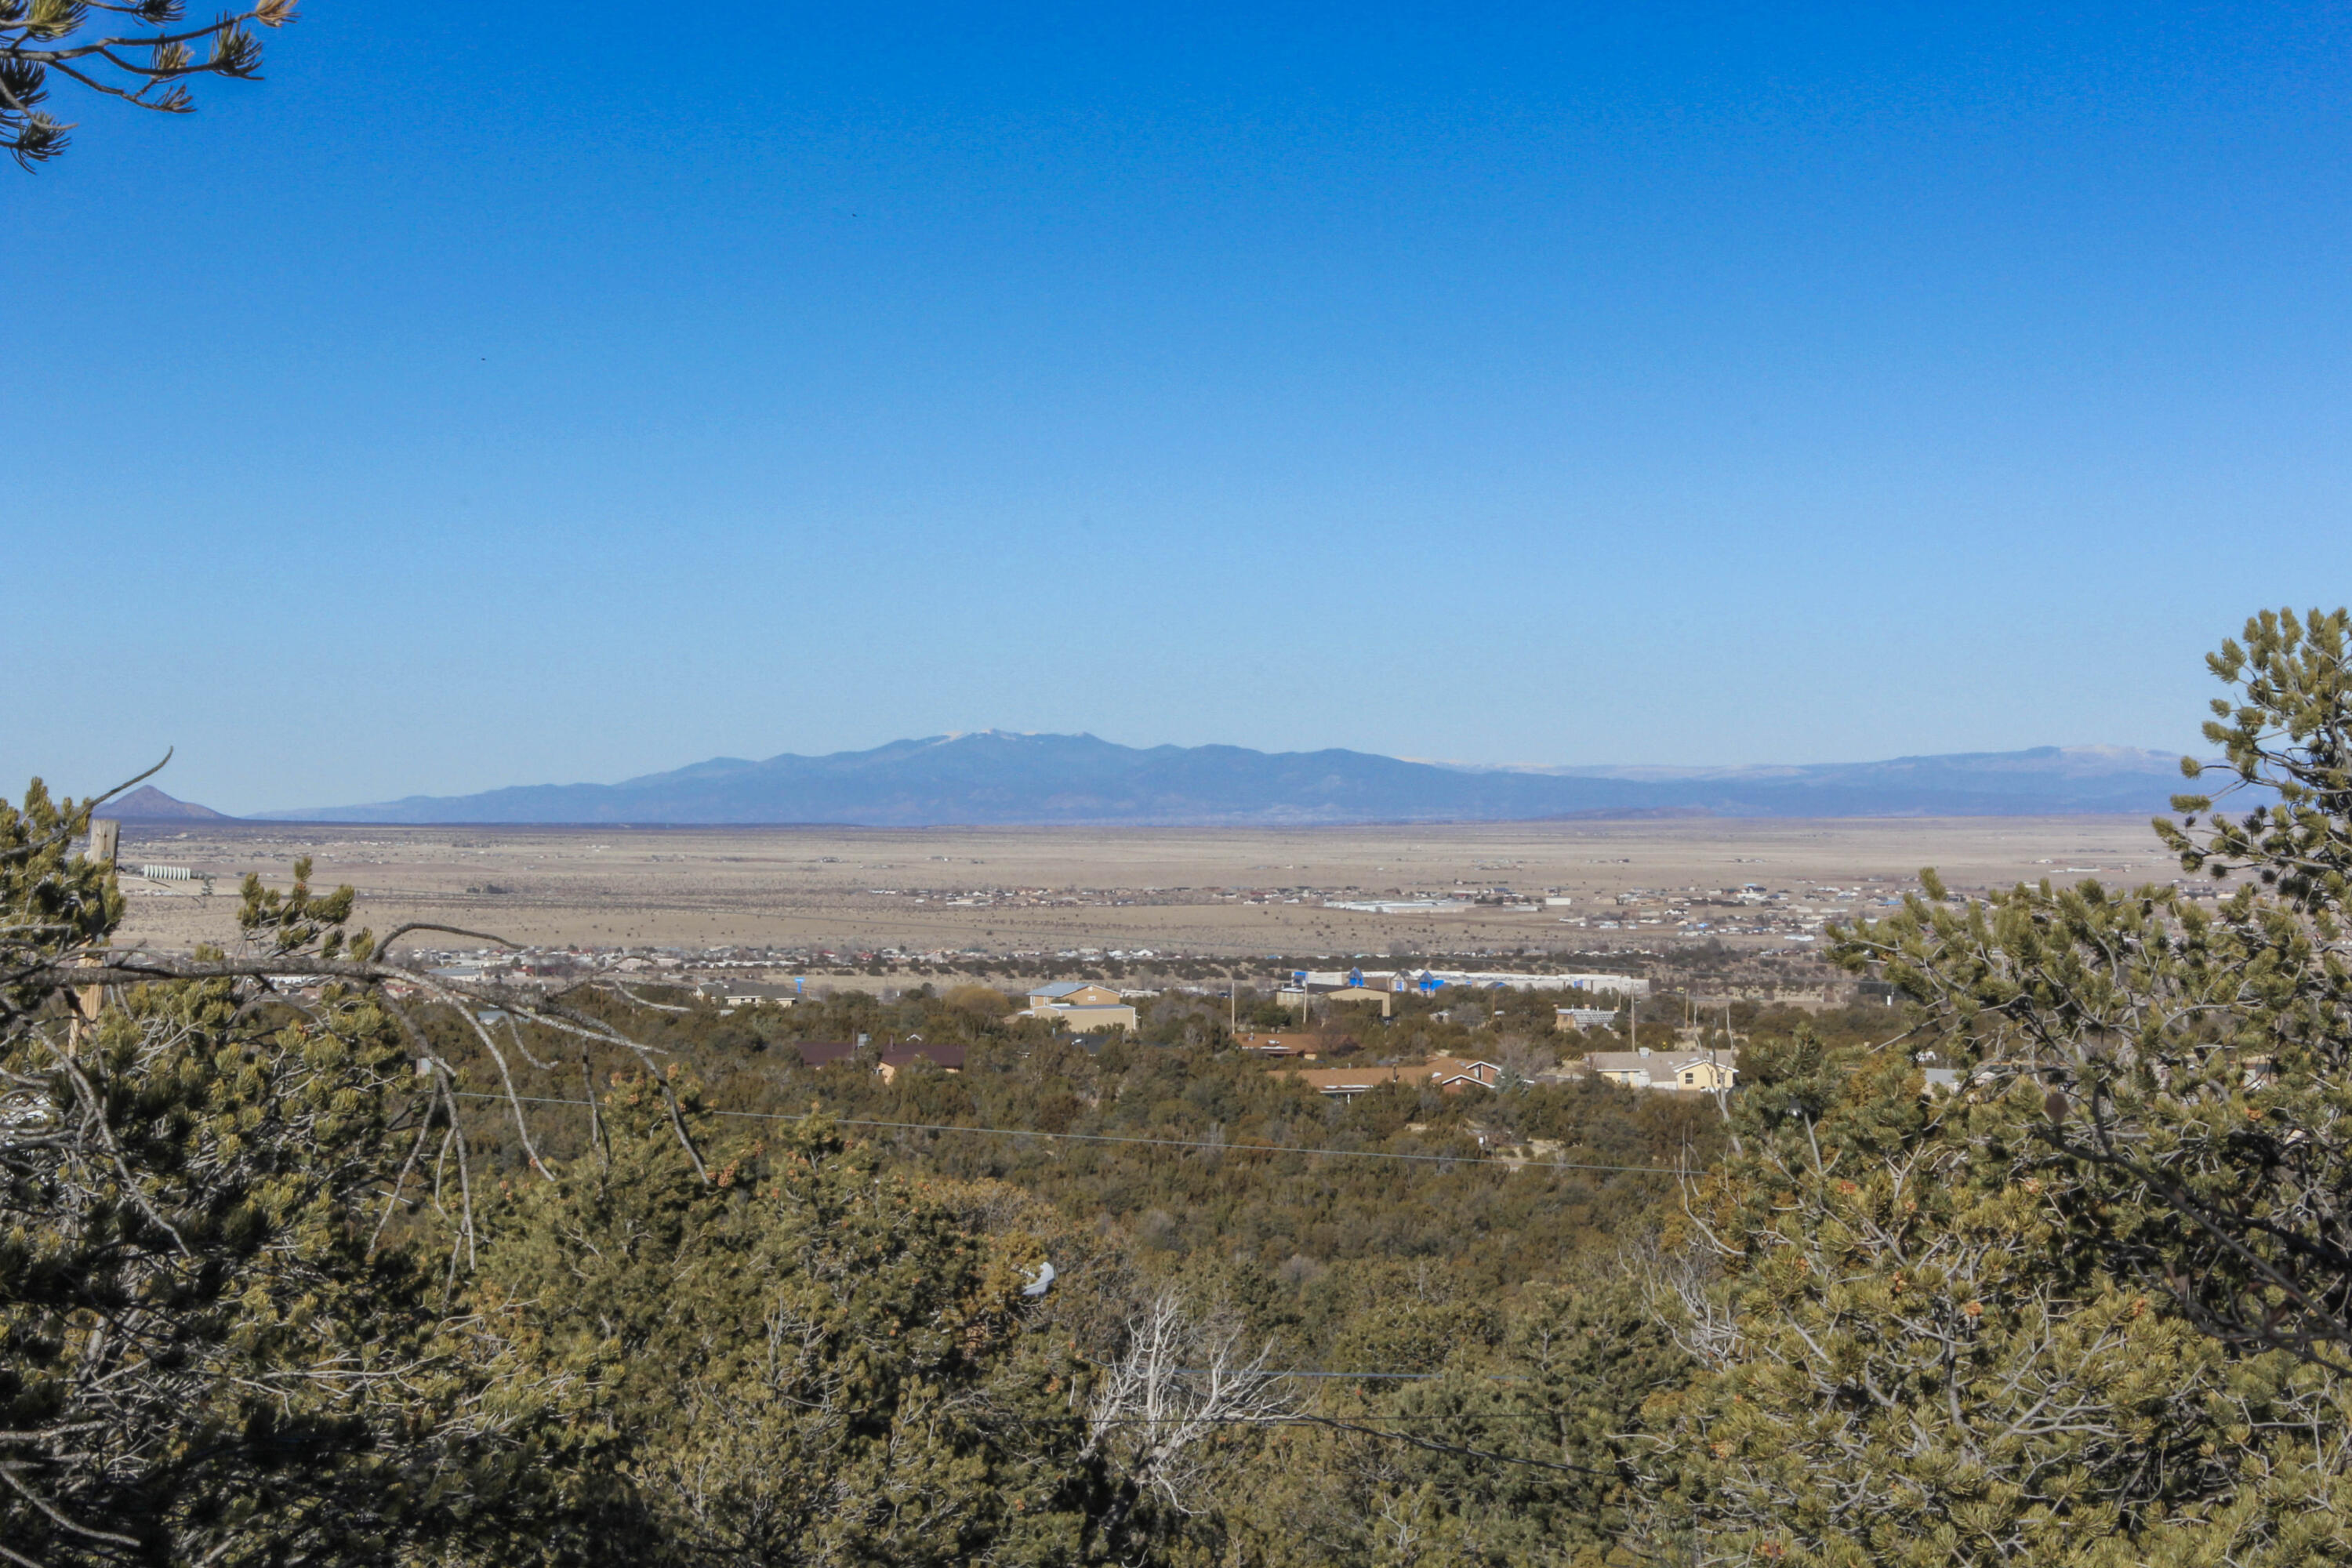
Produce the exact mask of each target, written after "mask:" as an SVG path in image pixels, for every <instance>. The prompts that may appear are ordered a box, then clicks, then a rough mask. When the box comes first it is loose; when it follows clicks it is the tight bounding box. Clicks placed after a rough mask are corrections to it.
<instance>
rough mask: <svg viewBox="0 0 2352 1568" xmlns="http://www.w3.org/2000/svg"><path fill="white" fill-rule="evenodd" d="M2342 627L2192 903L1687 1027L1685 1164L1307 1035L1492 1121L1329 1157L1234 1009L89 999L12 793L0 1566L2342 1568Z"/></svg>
mask: <svg viewBox="0 0 2352 1568" xmlns="http://www.w3.org/2000/svg"><path fill="white" fill-rule="evenodd" d="M2347 629H2352V628H2347V617H2346V616H2344V615H2343V614H2341V613H2338V614H2336V615H2333V616H2319V615H2315V616H2310V617H2308V618H2303V617H2297V616H2290V615H2279V616H2264V617H2262V618H2261V619H2259V620H2258V621H2257V622H2255V623H2254V624H2253V625H2252V626H2250V627H2249V629H2248V632H2247V635H2246V637H2245V639H2244V640H2243V641H2242V643H2232V644H2231V645H2229V646H2227V647H2225V648H2224V649H2223V651H2222V652H2221V654H2220V655H2219V656H2217V658H2216V659H2215V661H2214V668H2215V671H2216V673H2217V674H2218V675H2219V676H2220V677H2221V679H2223V680H2225V681H2226V682H2229V683H2230V684H2231V686H2232V687H2233V688H2234V689H2235V692H2236V700H2234V701H2231V702H2225V703H2223V704H2221V707H2220V710H2219V711H2218V712H2217V717H2216V722H2215V725H2214V727H2213V731H2212V733H2213V737H2214V740H2215V742H2216V743H2217V744H2218V745H2221V746H2222V747H2224V748H2225V749H2226V752H2227V756H2228V763H2227V766H2226V772H2225V774H2224V777H2225V781H2226V784H2227V787H2228V789H2231V790H2238V791H2244V792H2250V793H2249V795H2248V797H2247V798H2248V801H2249V804H2251V805H2252V806H2253V807H2254V809H2251V810H2248V811H2245V812H2244V813H2243V814H2242V815H2224V816H2215V815H2214V812H2215V809H2216V805H2217V804H2222V803H2217V801H2216V800H2215V799H2213V798H2208V797H2205V796H2185V797H2183V798H2182V800H2181V801H2180V802H2179V804H2178V809H2179V812H2180V814H2181V816H2180V820H2179V822H2178V823H2168V824H2166V825H2162V826H2161V831H2163V832H2164V833H2165V834H2166V835H2167V836H2168V843H2169V844H2170V845H2171V847H2173V849H2174V850H2175V851H2176V852H2177V853H2179V854H2180V855H2181V856H2182V857H2183V858H2184V860H2185V861H2187V862H2188V863H2189V865H2190V866H2191V867H2193V868H2202V869H2205V870H2207V871H2215V870H2223V869H2226V870H2228V871H2230V872H2231V874H2232V875H2237V874H2241V873H2242V874H2243V877H2244V879H2245V885H2244V887H2243V889H2242V891H2241V892H2239V893H2238V894H2237V896H2236V897H2235V899H2234V900H2231V901H2228V902H2226V903H2225V904H2224V905H2223V906H2222V907H2221V909H2219V910H2210V909H2203V908H2199V907H2195V906H2191V905H2189V904H2187V903H2184V902H2182V901H2180V900H2176V899H2175V898H2174V897H2173V896H2172V895H2171V894H2170V892H2169V891H2168V890H2167V889H2138V890H2134V891H2129V892H2121V891H2115V890H2110V889H2104V888H2101V887H2098V886H2095V885H2093V884H2087V883H2086V884H2082V885H2079V886H2076V887H2073V888H2068V889H2057V888H2052V887H2040V888H2020V889H2014V890H2012V891H2011V892H2008V893H2004V894H2001V895H2000V896H1998V897H1995V898H1993V899H1990V900H1983V901H1979V902H1969V901H1962V900H1956V899H1953V898H1949V897H1948V896H1946V895H1945V894H1944V893H1943V892H1942V889H1941V886H1940V884H1939V883H1937V881H1936V879H1934V878H1933V877H1932V875H1930V876H1927V877H1924V878H1923V879H1922V881H1923V888H1924V889H1925V890H1924V891H1923V892H1922V893H1921V894H1919V895H1917V896H1915V897H1914V898H1912V899H1911V900H1909V902H1908V903H1907V904H1906V906H1905V907H1904V908H1902V909H1901V910H1897V911H1895V913H1893V915H1892V916H1891V918H1889V919H1886V920H1884V921H1877V922H1875V923H1871V924H1865V925H1859V926H1856V927H1853V928H1852V929H1848V930H1845V931H1841V932H1839V933H1838V938H1837V956H1838V957H1839V959H1840V960H1841V962H1843V963H1846V964H1847V965H1849V966H1850V967H1852V968H1853V969H1856V970H1858V971H1862V972H1864V973H1870V974H1873V975H1874V976H1877V977H1880V978H1882V979H1883V980H1884V981H1885V982H1886V983H1887V984H1889V985H1890V986H1891V987H1892V988H1893V991H1894V992H1895V993H1896V994H1899V996H1900V997H1901V999H1902V1001H1903V1005H1901V1006H1896V1007H1889V1006H1885V1005H1870V1006H1864V1007H1858V1008H1855V1009H1853V1010H1851V1011H1849V1012H1847V1013H1844V1014H1820V1015H1809V1014H1804V1013H1801V1012H1798V1011H1795V1010H1793V1009H1786V1008H1775V1007H1767V1006H1760V1005H1743V1006H1740V1007H1737V1008H1735V1009H1734V1010H1733V1012H1732V1014H1731V1016H1730V1017H1729V1019H1728V1027H1729V1028H1730V1030H1731V1031H1732V1033H1733V1035H1734V1036H1735V1037H1737V1043H1738V1045H1739V1047H1740V1048H1741V1051H1742V1057H1741V1061H1742V1087H1741V1089H1739V1091H1738V1093H1737V1094H1736V1095H1734V1096H1733V1097H1732V1098H1731V1100H1730V1102H1729V1104H1728V1106H1727V1107H1721V1106H1718V1105H1717V1102H1716V1101H1715V1100H1713V1099H1711V1098H1708V1097H1705V1096H1690V1097H1687V1098H1685V1097H1683V1096H1679V1095H1667V1094H1643V1093H1636V1092H1633V1091H1630V1090H1625V1089H1618V1088H1615V1087H1613V1086H1611V1085H1608V1084H1605V1083H1599V1082H1594V1081H1590V1080H1584V1079H1575V1078H1563V1077H1562V1076H1561V1075H1559V1074H1557V1073H1553V1072H1550V1071H1549V1070H1548V1069H1549V1068H1552V1067H1553V1065H1554V1062H1555V1058H1556V1055H1557V1047H1558V1042H1559V1041H1560V1040H1561V1039H1563V1038H1565V1037H1559V1036H1556V1035H1554V1034H1552V1033H1551V1032H1550V1030H1549V1006H1550V999H1549V998H1547V999H1543V1000H1542V1002H1541V1005H1540V1010H1538V1005H1537V1004H1534V1003H1529V1002H1524V1001H1517V1000H1513V999H1510V998H1502V999H1499V1000H1496V999H1487V1000H1486V1001H1484V1002H1482V1004H1481V1005H1479V1006H1478V1007H1477V1008H1476V1009H1475V1016H1474V1011H1473V1009H1472V1008H1469V1007H1458V1008H1457V1007H1432V1006H1428V1005H1421V1004H1418V1003H1416V1004H1414V1005H1409V1006H1407V1007H1406V1008H1404V1009H1403V1010H1402V1013H1401V1015H1400V1016H1399V1017H1397V1018H1396V1019H1394V1020H1392V1021H1390V1022H1387V1023H1382V1022H1381V1020H1379V1019H1378V1018H1376V1017H1371V1016H1366V1017H1364V1018H1363V1019H1361V1020H1360V1021H1349V1022H1346V1023H1345V1024H1344V1026H1328V1027H1327V1028H1326V1031H1325V1034H1324V1042H1325V1044H1326V1046H1327V1047H1328V1049H1329V1050H1330V1051H1331V1052H1333V1053H1335V1054H1340V1055H1344V1056H1346V1057H1347V1058H1348V1059H1349V1060H1381V1059H1392V1058H1412V1057H1418V1056H1419V1055H1420V1054H1422V1053H1423V1052H1425V1051H1430V1050H1444V1051H1447V1052H1452V1053H1456V1054H1464V1055H1474V1056H1475V1055H1484V1056H1486V1058H1487V1059H1499V1058H1504V1057H1508V1058H1509V1059H1510V1060H1511V1062H1512V1064H1513V1070H1512V1074H1511V1077H1510V1079H1508V1082H1509V1085H1510V1087H1509V1088H1507V1089H1505V1090H1504V1091H1502V1092H1481V1091H1469V1092H1465V1093H1460V1094H1455V1095H1444V1094H1439V1093H1436V1092H1433V1091H1425V1090H1423V1089H1419V1088H1417V1087H1414V1086H1411V1085H1393V1086H1388V1087H1384V1088H1382V1089H1378V1090H1376V1091H1374V1092H1370V1093H1367V1094H1364V1095H1362V1096H1361V1097H1360V1098H1358V1099H1355V1100H1351V1101H1340V1100H1328V1099H1325V1098H1323V1097H1321V1096H1319V1095H1318V1094H1316V1093H1314V1092H1312V1091H1311V1090H1310V1089H1307V1088H1306V1087H1305V1086H1304V1085H1302V1084H1301V1083H1300V1082H1299V1081H1297V1079H1291V1078H1288V1077H1286V1075H1284V1074H1282V1073H1281V1072H1279V1071H1276V1070H1270V1069H1269V1064H1268V1063H1266V1062H1265V1061H1264V1060H1262V1059H1260V1058H1256V1057H1255V1056H1253V1055H1251V1054H1249V1053H1247V1052H1244V1051H1243V1050H1241V1049H1239V1048H1238V1047H1237V1046H1236V1043H1235V1042H1234V1039H1233V1038H1232V1036H1231V1032H1230V1027H1229V1025H1230V1021H1231V1020H1232V1018H1233V1017H1234V1013H1235V1011H1237V1009H1236V1010H1229V1008H1228V1005H1227V1004H1226V1002H1225V1000H1224V999H1223V998H1222V997H1218V998H1214V999H1209V998H1199V997H1189V996H1184V995H1181V994H1170V995H1166V996H1162V997H1160V998H1158V999H1156V1000H1151V1001H1149V1002H1147V1003H1146V1005H1145V1006H1144V1008H1143V1012H1142V1018H1141V1027H1140V1029H1139V1031H1138V1033H1137V1035H1136V1037H1133V1038H1127V1037H1118V1036H1114V1037H1107V1038H1105V1039H1101V1040H1097V1041H1092V1042H1081V1041H1076V1040H1074V1039H1072V1038H1071V1037H1068V1036H1066V1035H1065V1034H1058V1033H1056V1032H1055V1030H1054V1028H1053V1027H1052V1026H1050V1025H1049V1024H1048V1023H1047V1022H1045V1021H1044V1020H1039V1019H1035V1018H1031V1017H1028V1016H1023V1015H1020V1014H1017V1013H1015V1012H1014V1011H1013V1006H1012V1005H1011V1002H1010V1000H1009V999H1008V998H1006V997H1004V996H1003V995H1002V994H999V993H997V992H995V991H994V990H992V989H990V988H988V987H986V986H984V985H980V984H972V983H970V982H968V981H960V982H957V983H952V984H949V985H948V986H947V987H946V988H945V989H943V990H940V989H934V988H932V987H929V986H921V987H918V988H916V989H915V990H912V991H910V992H908V993H905V994H898V995H893V996H890V997H887V998H884V997H880V996H876V995H873V994H865V993H852V994H841V995H837V996H834V997H831V998H826V999H822V1000H818V1001H814V1002H809V1003H805V1004H803V1005H799V1006H795V1007H793V1008H790V1009H784V1008H778V1007H767V1008H761V1007H744V1008H740V1009H730V1008H729V1007H727V1006H724V1005H718V1004H714V1003H713V1002H711V1001H709V1000H708V999H704V998H700V997H694V996H689V995H688V994H683V993H665V992H646V991H640V992H638V993H636V994H624V993H622V992H620V991H618V990H617V989H614V990H604V991H598V990H586V989H583V990H581V991H577V992H574V993H572V994H568V995H565V996H563V997H561V998H557V999H555V1000H553V1001H538V1002H534V1001H532V1000H530V999H529V998H526V997H522V996H520V995H511V994H505V993H502V992H498V991H496V990H493V989H490V988H486V987H475V986H468V985H462V984H455V983H449V982H435V981H433V980H431V978H430V977H428V976H425V975H424V974H422V973H418V972H415V971H413V970H411V969H408V968H406V967H404V965H402V964H401V963H397V962H395V961H394V960H392V959H389V958H387V957H385V956H384V952H383V950H384V948H385V947H386V946H387V945H388V944H387V943H384V942H379V941H378V940H377V939H375V938H374V937H373V935H372V934H371V933H367V932H363V931H362V932H351V931H348V930H347V927H348V925H349V921H350V913H351V909H350V900H349V898H348V895H347V894H346V893H341V892H338V893H335V894H326V895H320V894H316V893H313V892H312V891H311V890H310V888H309V887H308V882H307V875H306V876H304V877H303V878H301V879H298V883H297V887H296V889H295V891H294V892H293V893H292V894H290V895H271V894H268V893H266V892H264V891H263V890H262V889H260V888H259V886H258V884H253V885H251V886H249V887H248V889H247V894H246V901H245V905H244V931H245V933H246V940H245V942H243V943H242V944H241V946H240V949H239V950H238V951H236V952H206V953H198V954H195V955H193V956H191V957H189V958H187V959H184V960H174V959H164V958H158V957H155V956H153V955H146V954H129V953H123V952H118V951H116V950H115V949H113V948H112V947H111V946H110V940H109V939H110V932H111V931H113V929H114V927H115V924H116V922H117V921H119V920H120V917H121V897H120V894H119V892H118V891H117V890H116V889H115V888H114V885H113V880H112V875H111V870H110V868H108V867H106V866H103V865H100V864H98V863H96V862H94V861H92V860H91V859H89V858H88V857H87V856H86V855H82V854H78V853H75V852H74V845H73V840H74V836H75V834H76V832H77V831H78V829H79V827H80V826H81V825H82V824H83V823H84V822H85V821H86V820H87V818H88V816H89V811H90V807H91V804H92V803H89V802H82V803H73V802H58V801H52V800H50V799H49V797H48V796H47V795H46V793H45V792H44V791H42V789H41V788H40V787H39V786H38V785H37V784H36V785H35V786H33V787H32V788H31V789H29V790H28V791H27V792H26V797H25V799H24V801H23V803H22V805H21V807H20V808H16V809H9V810H5V812H0V908H5V930H0V1030H5V1036H0V1070H5V1079H4V1080H0V1085H4V1086H5V1094H6V1099H5V1106H0V1210H5V1214H0V1482H5V1488H4V1489H0V1554H5V1556H6V1557H7V1558H8V1559H9V1560H10V1561H14V1562H17V1563H38V1564H44V1565H48V1564H57V1565H65V1564H85V1563H88V1564H97V1563H145V1562H195V1561H205V1562H215V1563H296V1562H315V1561H331V1562H335V1563H404V1564H406V1563H415V1564H425V1563H460V1562H463V1563H507V1562H539V1563H632V1564H635V1563H677V1564H697V1565H700V1564H714V1565H715V1564H722V1563H723V1564H753V1563H761V1564H764V1563H974V1562H978V1563H1037V1564H1045V1563H1085V1562H1104V1563H1108V1562H1118V1563H1168V1564H1202V1565H1206V1564H1211V1563H1250V1564H1265V1565H1267V1568H1275V1565H1282V1568H1292V1565H1297V1568H1306V1565H1309V1564H1317V1565H1320V1564H1342V1563H1348V1564H1354V1563H1398V1564H1402V1563H1424V1562H1447V1563H1490V1564H1497V1565H1503V1564H1537V1563H1589V1564H1604V1563H1809V1564H1823V1565H1828V1564H1862V1563H1901V1564H1919V1565H1923V1568H1924V1565H1927V1564H1937V1565H1943V1564H1958V1563H1988V1564H1989V1563H2012V1562H2032V1563H2081V1564H2086V1565H2087V1564H2108V1563H2113V1564H2123V1563H2168V1564H2169V1563H2179V1564H2184V1565H2185V1564H2189V1563H2279V1564H2284V1563H2309V1562H2317V1561H2329V1560H2341V1559H2343V1558H2345V1557H2347V1556H2352V1533H2347V1528H2346V1523H2345V1517H2346V1516H2345V1510H2346V1506H2347V1501H2352V1499H2347V1495H2346V1489H2345V1488H2346V1482H2345V1477H2346V1474H2347V1464H2346V1460H2347V1454H2346V1451H2345V1447H2346V1443H2347V1434H2352V1423H2347V1419H2346V1417H2347V1411H2346V1408H2345V1401H2346V1391H2347V1383H2346V1381H2345V1374H2346V1372H2347V1368H2346V1366H2345V1364H2344V1359H2345V1356H2346V1354H2347V1344H2348V1343H2352V1328H2347V1322H2352V1307H2347V1301H2352V1237H2347V1236H2346V1235H2345V1233H2344V1231H2343V1228H2342V1227H2343V1223H2344V1222H2343V1218H2342V1212H2341V1205H2340V1203H2339V1202H2338V1201H2337V1194H2341V1193H2342V1192H2344V1191H2345V1190H2347V1186H2352V1170H2348V1169H2347V1163H2346V1162H2347V1153H2346V1144H2345V1141H2344V1138H2343V1136H2342V1130H2343V1127H2344V1125H2345V1123H2346V1120H2347V1111H2352V1105H2347V1095H2352V1088H2347V1053H2352V1016H2347V1009H2352V971H2347V966H2346V963H2345V961H2344V957H2343V936H2342V932H2341V931H2340V926H2339V922H2340V921H2341V918H2342V912H2343V910H2342V903H2343V893H2344V889H2345V885H2346V879H2347V875H2352V865H2347V858H2352V744H2347V742H2352V732H2347V731H2352V665H2347V647H2346V645H2345V639H2346V637H2347ZM1652 1011H1653V1012H1654V1013H1657V1014H1663V1015H1664V1016H1663V1017H1659V1018H1657V1019H1655V1020H1653V1019H1652V1018H1651V1017H1649V1016H1645V1017H1644V1019H1643V1027H1644V1028H1648V1027H1651V1026H1653V1024H1654V1023H1655V1024H1657V1025H1659V1026H1670V1025H1672V1024H1674V1023H1675V1022H1677V1021H1678V1020H1677V1019H1676V1017H1675V1003H1674V1002H1673V1001H1672V999H1661V1000H1660V1001H1659V1002H1658V1003H1657V1004H1655V1005H1654V1007H1653V1009H1652ZM1441 1014H1442V1015H1443V1016H1441ZM819 1042H824V1043H838V1044H843V1045H847V1046H849V1047H852V1048H851V1049H850V1050H849V1051H848V1052H847V1053H846V1054H845V1055H842V1054H840V1053H830V1052H824V1051H811V1052H808V1053H805V1054H804V1053H803V1050H802V1049H801V1048H800V1047H802V1046H803V1045H809V1044H814V1043H819ZM1569 1043H1570V1047H1571V1048H1573V1047H1576V1046H1577V1045H1578V1044H1580V1042H1576V1041H1573V1040H1570V1042H1569ZM1607 1043H1609V1044H1612V1045H1613V1044H1616V1043H1617V1042H1616V1040H1615V1039H1614V1038H1613V1037H1612V1038H1611V1039H1610V1040H1609V1041H1608V1042H1607ZM908 1049H913V1050H916V1051H917V1052H919V1054H920V1055H921V1056H923V1057H926V1058H929V1059H928V1060H916V1061H914V1062H912V1064H911V1065H908V1063H907V1058H905V1057H904V1056H903V1055H901V1054H900V1053H902V1052H904V1051H906V1050H908ZM886 1051H887V1052H889V1053H890V1059H891V1062H892V1063H893V1064H894V1069H893V1071H892V1072H891V1073H889V1074H887V1075H885V1074H883V1073H881V1072H879V1071H877V1070H876V1069H877V1067H878V1065H879V1064H880V1060H881V1058H882V1055H883V1053H884V1052H886ZM1318 1054H1319V1053H1318ZM829 1056H830V1057H835V1058H837V1059H831V1060H829V1061H826V1062H825V1065H820V1066H812V1065H810V1058H819V1059H823V1058H827V1057H829ZM950 1061H953V1062H960V1064H961V1070H957V1071H952V1072H950V1071H948V1070H945V1069H944V1067H943V1066H942V1065H940V1064H942V1063H946V1062H950ZM1931 1068H1932V1069H1933V1072H1932V1075H1931V1073H1930V1071H1929V1069H1931Z"/></svg>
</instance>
